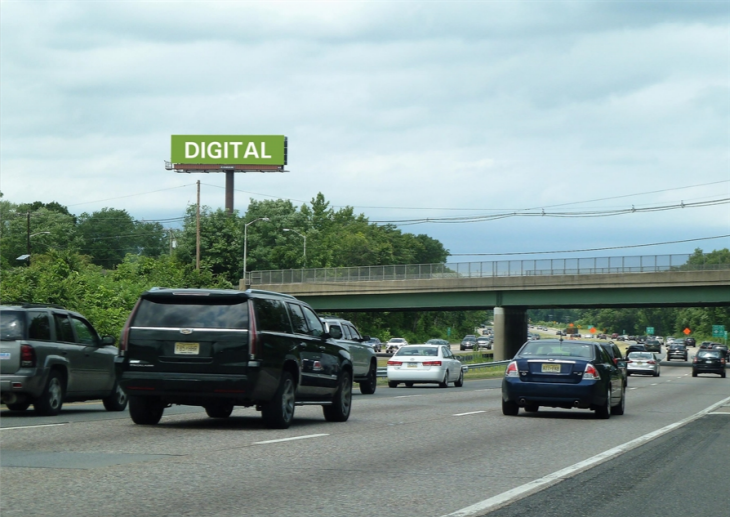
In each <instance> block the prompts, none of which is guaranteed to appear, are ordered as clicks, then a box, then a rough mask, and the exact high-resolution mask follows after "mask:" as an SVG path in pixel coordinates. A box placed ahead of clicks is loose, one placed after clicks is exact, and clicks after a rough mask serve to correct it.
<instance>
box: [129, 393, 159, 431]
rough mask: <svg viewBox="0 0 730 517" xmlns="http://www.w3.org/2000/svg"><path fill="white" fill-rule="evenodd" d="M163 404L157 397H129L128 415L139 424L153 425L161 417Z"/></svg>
mask: <svg viewBox="0 0 730 517" xmlns="http://www.w3.org/2000/svg"><path fill="white" fill-rule="evenodd" d="M164 411H165V405H164V404H163V403H162V401H160V399H158V398H157V397H129V416H131V417H132V421H133V422H134V423H135V424H139V425H155V424H157V423H159V421H160V419H161V418H162V413H163V412H164Z"/></svg>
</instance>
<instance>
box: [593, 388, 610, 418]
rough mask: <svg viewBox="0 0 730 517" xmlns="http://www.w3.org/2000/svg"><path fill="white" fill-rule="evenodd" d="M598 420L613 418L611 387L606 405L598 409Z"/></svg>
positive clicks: (607, 394)
mask: <svg viewBox="0 0 730 517" xmlns="http://www.w3.org/2000/svg"><path fill="white" fill-rule="evenodd" d="M596 418H599V419H601V420H607V419H609V418H611V386H609V387H608V392H607V393H606V403H605V404H604V405H602V406H601V407H597V408H596Z"/></svg>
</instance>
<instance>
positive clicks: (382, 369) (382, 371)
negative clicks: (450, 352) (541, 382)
mask: <svg viewBox="0 0 730 517" xmlns="http://www.w3.org/2000/svg"><path fill="white" fill-rule="evenodd" d="M511 360H512V359H508V360H506V361H492V362H489V363H474V364H464V365H462V366H461V369H462V370H464V371H465V372H468V371H469V370H479V369H482V368H489V367H490V366H507V365H508V364H509V362H510V361H511ZM387 376H388V367H387V366H379V367H378V377H387Z"/></svg>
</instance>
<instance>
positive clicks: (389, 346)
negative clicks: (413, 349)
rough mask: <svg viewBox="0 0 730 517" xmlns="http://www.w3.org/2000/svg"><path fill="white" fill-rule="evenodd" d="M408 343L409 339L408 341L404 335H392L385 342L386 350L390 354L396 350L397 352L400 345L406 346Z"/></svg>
mask: <svg viewBox="0 0 730 517" xmlns="http://www.w3.org/2000/svg"><path fill="white" fill-rule="evenodd" d="M407 344H408V341H406V340H405V339H403V338H402V337H392V338H390V339H389V340H388V342H387V343H386V344H385V352H386V353H388V354H392V353H394V352H397V351H398V349H399V348H400V347H402V346H406V345H407Z"/></svg>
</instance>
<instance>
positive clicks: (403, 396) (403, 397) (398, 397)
mask: <svg viewBox="0 0 730 517" xmlns="http://www.w3.org/2000/svg"><path fill="white" fill-rule="evenodd" d="M410 397H423V395H398V396H397V397H393V398H394V399H407V398H410Z"/></svg>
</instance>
